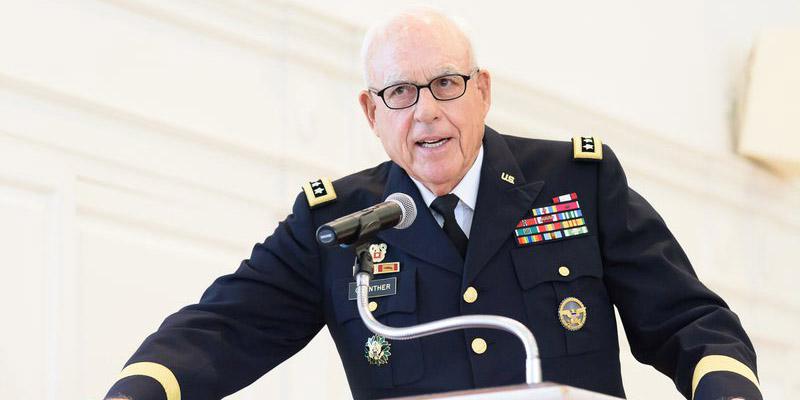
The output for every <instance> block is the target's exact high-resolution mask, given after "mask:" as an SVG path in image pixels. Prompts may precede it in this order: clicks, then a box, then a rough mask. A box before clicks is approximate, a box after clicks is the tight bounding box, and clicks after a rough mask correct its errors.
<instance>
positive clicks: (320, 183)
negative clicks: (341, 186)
mask: <svg viewBox="0 0 800 400" xmlns="http://www.w3.org/2000/svg"><path fill="white" fill-rule="evenodd" d="M303 192H305V194H306V200H308V206H309V207H310V208H316V207H318V206H321V205H323V204H325V203H328V202H331V201H333V200H336V191H335V190H333V184H332V183H331V181H330V179H327V178H320V179H317V180H315V181H312V182H307V183H305V184H303Z"/></svg>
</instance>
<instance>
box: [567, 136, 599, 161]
mask: <svg viewBox="0 0 800 400" xmlns="http://www.w3.org/2000/svg"><path fill="white" fill-rule="evenodd" d="M572 158H573V159H574V160H582V161H600V160H602V159H603V143H602V142H601V141H600V138H599V137H596V136H573V137H572Z"/></svg>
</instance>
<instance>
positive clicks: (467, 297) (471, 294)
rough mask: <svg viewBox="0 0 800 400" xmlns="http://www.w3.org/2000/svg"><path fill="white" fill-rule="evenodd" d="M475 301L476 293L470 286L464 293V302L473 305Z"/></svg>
mask: <svg viewBox="0 0 800 400" xmlns="http://www.w3.org/2000/svg"><path fill="white" fill-rule="evenodd" d="M476 300H478V291H477V290H475V288H474V287H472V286H470V287H468V288H467V290H465V291H464V301H466V302H467V303H474V302H475V301H476Z"/></svg>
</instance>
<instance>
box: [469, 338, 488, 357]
mask: <svg viewBox="0 0 800 400" xmlns="http://www.w3.org/2000/svg"><path fill="white" fill-rule="evenodd" d="M472 351H474V352H475V354H483V353H485V352H486V341H485V340H483V339H481V338H475V339H472Z"/></svg>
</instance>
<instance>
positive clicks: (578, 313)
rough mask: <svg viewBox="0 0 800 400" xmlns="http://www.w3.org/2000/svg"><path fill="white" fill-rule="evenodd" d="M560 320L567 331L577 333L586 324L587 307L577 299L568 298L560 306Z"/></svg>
mask: <svg viewBox="0 0 800 400" xmlns="http://www.w3.org/2000/svg"><path fill="white" fill-rule="evenodd" d="M558 319H559V321H561V325H563V326H564V328H566V329H567V330H570V331H577V330H578V329H581V328H583V325H584V324H586V306H585V305H583V302H582V301H580V300H578V299H576V298H575V297H567V298H566V299H564V300H563V301H562V302H561V304H560V305H559V306H558Z"/></svg>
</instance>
